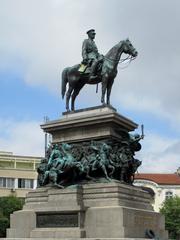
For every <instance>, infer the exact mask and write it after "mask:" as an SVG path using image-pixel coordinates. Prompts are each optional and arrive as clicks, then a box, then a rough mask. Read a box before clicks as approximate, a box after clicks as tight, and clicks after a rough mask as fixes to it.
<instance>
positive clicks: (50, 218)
mask: <svg viewBox="0 0 180 240" xmlns="http://www.w3.org/2000/svg"><path fill="white" fill-rule="evenodd" d="M78 226H79V225H78V213H36V227H37V228H49V227H50V228H53V227H54V228H56V227H58V228H59V227H62V228H64V227H78Z"/></svg>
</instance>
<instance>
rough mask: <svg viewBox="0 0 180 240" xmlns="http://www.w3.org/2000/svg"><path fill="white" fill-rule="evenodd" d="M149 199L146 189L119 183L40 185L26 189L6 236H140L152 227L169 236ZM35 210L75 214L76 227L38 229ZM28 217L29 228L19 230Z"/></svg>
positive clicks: (161, 234) (34, 237) (108, 237)
mask: <svg viewBox="0 0 180 240" xmlns="http://www.w3.org/2000/svg"><path fill="white" fill-rule="evenodd" d="M150 201H151V197H150V195H149V194H148V193H147V192H144V191H142V190H141V189H139V188H138V187H134V186H129V185H126V184H120V183H118V182H110V183H96V184H85V185H79V186H78V185H77V186H73V187H71V188H66V189H57V188H56V189H52V188H42V189H41V188H40V189H37V190H36V191H32V192H29V193H28V195H27V198H26V203H25V205H24V208H23V210H22V211H18V212H15V213H14V214H13V215H12V217H11V228H10V229H9V230H8V237H9V238H14V239H15V238H17V237H22V238H23V237H24V238H25V237H26V238H28V237H29V238H32V239H38V238H44V239H46V238H49V239H50V238H51V239H52V238H54V239H56V238H57V239H58V238H63V239H64V238H73V239H74V238H88V239H89V238H98V239H103V238H107V239H113V238H119V239H120V238H122V239H128V238H132V239H133V238H134V239H135V238H137V239H138V238H141V239H142V238H145V230H146V229H152V230H153V231H154V232H155V233H156V234H157V236H159V237H161V239H163V240H165V239H168V238H167V233H166V232H165V230H164V218H163V217H162V216H161V215H160V214H159V213H155V212H154V211H153V210H152V206H151V204H150ZM37 213H38V214H41V213H45V214H46V216H48V213H49V214H52V213H56V214H58V213H59V214H72V213H74V214H78V226H76V227H65V228H64V227H63V226H62V227H57V226H55V227H51V228H49V227H45V228H42V227H40V228H38V227H37V225H36V219H37V217H36V214H37ZM28 214H29V215H28ZM27 218H28V227H27V226H26V228H24V229H22V227H20V226H21V225H20V224H23V222H24V223H27V222H26V221H27V220H26V219H27ZM29 222H30V223H31V224H30V223H29Z"/></svg>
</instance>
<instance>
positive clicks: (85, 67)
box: [78, 61, 103, 75]
mask: <svg viewBox="0 0 180 240" xmlns="http://www.w3.org/2000/svg"><path fill="white" fill-rule="evenodd" d="M102 65H103V61H99V62H98V63H97V65H96V68H95V72H94V74H95V75H100V74H101V70H102ZM91 66H92V63H91V64H84V63H81V64H80V67H79V69H78V72H80V73H81V74H89V73H91Z"/></svg>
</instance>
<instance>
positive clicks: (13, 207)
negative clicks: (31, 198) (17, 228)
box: [0, 196, 24, 237]
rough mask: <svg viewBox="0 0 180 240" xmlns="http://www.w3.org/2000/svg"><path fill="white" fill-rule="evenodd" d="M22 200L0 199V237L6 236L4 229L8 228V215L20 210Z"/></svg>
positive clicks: (12, 198) (15, 198)
mask: <svg viewBox="0 0 180 240" xmlns="http://www.w3.org/2000/svg"><path fill="white" fill-rule="evenodd" d="M23 203H24V200H22V199H19V198H17V197H15V196H8V197H0V237H5V236H6V228H8V227H9V226H10V214H11V213H13V212H14V211H18V210H20V209H22V206H23Z"/></svg>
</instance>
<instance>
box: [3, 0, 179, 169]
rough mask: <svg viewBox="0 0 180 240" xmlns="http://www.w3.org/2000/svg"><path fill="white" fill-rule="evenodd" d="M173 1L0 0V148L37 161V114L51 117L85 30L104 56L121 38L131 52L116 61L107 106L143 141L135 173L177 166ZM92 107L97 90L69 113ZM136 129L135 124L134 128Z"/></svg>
mask: <svg viewBox="0 0 180 240" xmlns="http://www.w3.org/2000/svg"><path fill="white" fill-rule="evenodd" d="M179 22H180V1H179V0H173V1H172V0H166V1H164V0H146V1H144V0H111V1H108V0H0V151H10V152H13V153H14V154H18V155H30V156H43V155H44V133H43V131H42V130H41V128H40V124H42V123H43V121H44V117H45V116H48V118H49V119H50V120H55V119H59V118H60V117H61V115H62V112H64V111H65V102H64V101H63V100H62V99H61V72H62V70H63V69H64V68H65V67H67V66H73V65H74V64H77V63H79V62H81V60H82V57H81V47H82V42H83V40H84V39H85V38H87V35H86V31H87V30H89V29H91V28H94V29H95V30H96V39H95V42H96V45H97V46H98V50H99V52H100V53H102V54H104V55H105V54H106V53H107V52H108V51H109V49H110V48H111V47H113V46H114V45H115V44H117V43H118V42H119V41H121V40H124V39H126V38H129V39H130V41H131V42H132V44H133V46H134V47H135V48H136V50H137V51H138V57H137V58H136V59H135V60H134V61H132V62H131V64H130V65H128V66H127V64H126V63H125V64H119V66H118V75H117V77H116V79H115V81H114V85H113V88H112V94H111V104H112V106H113V107H114V108H116V109H117V111H118V113H120V114H122V115H124V116H125V117H127V118H130V119H131V120H133V121H134V122H136V123H137V124H139V126H140V125H141V124H144V131H145V138H144V139H143V140H142V141H141V143H142V150H141V151H140V152H138V153H137V156H136V157H137V158H138V159H140V160H142V162H143V163H142V166H141V167H140V168H139V172H159V173H166V172H168V173H169V172H172V173H173V172H175V171H176V169H177V168H178V167H180V124H179V123H180V94H179V91H180V65H179V64H180V46H179V43H180V24H179ZM97 105H100V91H99V92H98V93H97V94H96V92H95V86H85V87H84V88H83V89H82V91H81V92H80V95H79V96H78V98H77V101H76V109H80V108H85V107H92V106H97ZM136 132H137V133H140V132H141V129H140V127H139V128H138V129H137V130H136Z"/></svg>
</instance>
